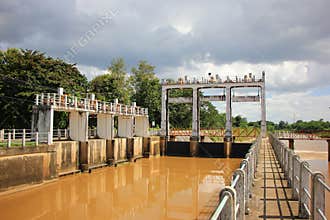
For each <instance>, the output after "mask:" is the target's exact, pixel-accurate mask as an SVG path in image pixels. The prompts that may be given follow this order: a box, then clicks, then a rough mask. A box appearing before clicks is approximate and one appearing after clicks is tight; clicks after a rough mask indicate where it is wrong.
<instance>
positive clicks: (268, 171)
mask: <svg viewBox="0 0 330 220" xmlns="http://www.w3.org/2000/svg"><path fill="white" fill-rule="evenodd" d="M291 195H292V189H291V188H289V187H288V182H287V180H286V179H285V177H284V173H283V172H282V169H281V167H280V165H279V163H278V161H277V159H276V157H275V153H274V150H273V148H272V147H271V145H270V143H269V142H268V139H264V140H263V143H262V146H261V148H260V152H259V162H258V167H257V178H256V179H255V181H254V187H253V189H252V199H251V203H250V209H251V212H250V214H249V215H247V216H246V218H245V219H246V220H255V219H301V218H299V217H298V207H299V206H298V201H295V200H293V199H292V196H291Z"/></svg>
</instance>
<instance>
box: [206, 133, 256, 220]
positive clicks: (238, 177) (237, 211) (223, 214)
mask: <svg viewBox="0 0 330 220" xmlns="http://www.w3.org/2000/svg"><path fill="white" fill-rule="evenodd" d="M260 144H261V136H259V137H258V139H257V140H256V141H255V142H254V143H253V144H252V146H251V148H250V150H249V152H248V153H247V154H246V156H245V159H243V160H242V162H241V165H240V168H239V169H237V170H235V172H234V174H233V176H232V181H231V184H230V186H226V187H225V188H224V189H222V190H221V192H220V200H219V201H220V202H219V204H218V206H217V208H216V210H215V211H214V213H213V214H212V217H211V219H212V220H215V219H222V220H235V219H238V220H240V219H244V215H245V214H247V213H248V210H249V199H250V197H251V188H252V181H253V178H254V177H255V173H256V169H257V162H258V161H257V160H258V152H259V147H260Z"/></svg>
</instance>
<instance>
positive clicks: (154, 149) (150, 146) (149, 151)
mask: <svg viewBox="0 0 330 220" xmlns="http://www.w3.org/2000/svg"><path fill="white" fill-rule="evenodd" d="M142 142H143V143H142V145H143V149H142V153H143V156H144V157H152V156H157V155H158V156H159V155H160V138H159V137H157V136H152V137H144V138H143V140H142Z"/></svg>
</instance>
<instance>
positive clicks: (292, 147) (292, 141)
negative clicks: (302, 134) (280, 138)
mask: <svg viewBox="0 0 330 220" xmlns="http://www.w3.org/2000/svg"><path fill="white" fill-rule="evenodd" d="M288 140H289V148H290V149H291V150H294V139H293V138H290V139H288Z"/></svg>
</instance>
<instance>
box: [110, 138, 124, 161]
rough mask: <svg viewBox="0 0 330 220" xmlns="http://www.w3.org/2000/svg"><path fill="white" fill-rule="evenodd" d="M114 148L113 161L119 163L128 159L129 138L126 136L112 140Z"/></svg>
mask: <svg viewBox="0 0 330 220" xmlns="http://www.w3.org/2000/svg"><path fill="white" fill-rule="evenodd" d="M112 148H113V155H112V156H113V163H114V164H116V163H119V162H123V161H127V154H126V153H127V152H126V151H127V139H126V138H114V139H113V140H112Z"/></svg>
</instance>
